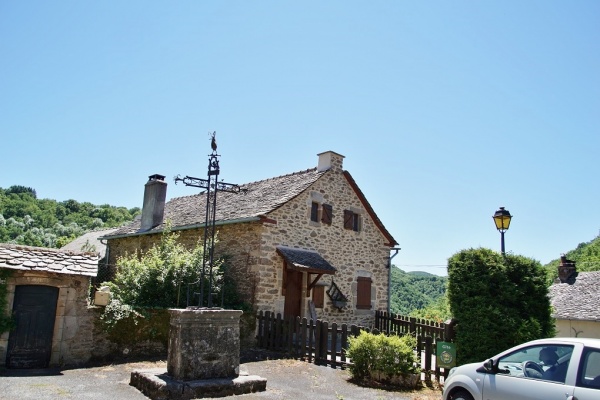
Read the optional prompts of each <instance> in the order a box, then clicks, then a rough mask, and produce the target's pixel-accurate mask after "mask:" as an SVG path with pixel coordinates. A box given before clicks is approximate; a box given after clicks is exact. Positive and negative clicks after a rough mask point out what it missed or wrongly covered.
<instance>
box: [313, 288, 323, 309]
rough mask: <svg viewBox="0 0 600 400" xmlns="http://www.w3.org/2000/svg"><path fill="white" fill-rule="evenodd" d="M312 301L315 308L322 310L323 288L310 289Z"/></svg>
mask: <svg viewBox="0 0 600 400" xmlns="http://www.w3.org/2000/svg"><path fill="white" fill-rule="evenodd" d="M312 301H313V303H314V304H315V308H323V304H325V286H322V285H319V286H315V287H313V288H312Z"/></svg>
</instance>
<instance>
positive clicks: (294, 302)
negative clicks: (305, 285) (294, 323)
mask: <svg viewBox="0 0 600 400" xmlns="http://www.w3.org/2000/svg"><path fill="white" fill-rule="evenodd" d="M301 300H302V272H299V271H295V270H293V269H288V270H287V277H286V289H285V305H284V306H283V316H284V317H299V316H300V301H301Z"/></svg>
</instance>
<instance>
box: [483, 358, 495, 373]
mask: <svg viewBox="0 0 600 400" xmlns="http://www.w3.org/2000/svg"><path fill="white" fill-rule="evenodd" d="M483 369H485V371H486V372H490V373H494V372H496V368H495V367H494V360H492V359H491V358H490V359H489V360H487V361H486V362H484V363H483Z"/></svg>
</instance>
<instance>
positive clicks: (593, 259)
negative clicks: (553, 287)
mask: <svg viewBox="0 0 600 400" xmlns="http://www.w3.org/2000/svg"><path fill="white" fill-rule="evenodd" d="M565 255H566V256H567V259H569V260H571V261H575V265H576V266H577V271H580V272H582V271H600V236H597V237H596V238H595V239H592V240H590V241H589V242H585V243H579V245H578V246H577V247H576V248H575V249H574V250H571V251H569V252H567V253H565ZM559 264H560V259H559V258H557V259H556V260H552V261H550V262H549V263H548V264H546V265H544V268H545V269H546V271H547V274H548V281H549V284H550V283H552V282H553V281H554V279H555V278H556V277H558V265H559Z"/></svg>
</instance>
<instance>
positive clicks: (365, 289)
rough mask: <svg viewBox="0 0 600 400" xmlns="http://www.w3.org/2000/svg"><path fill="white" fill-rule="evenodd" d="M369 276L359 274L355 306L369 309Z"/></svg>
mask: <svg viewBox="0 0 600 400" xmlns="http://www.w3.org/2000/svg"><path fill="white" fill-rule="evenodd" d="M371 282H372V281H371V278H367V277H364V276H359V277H358V278H357V285H356V308H358V309H361V310H370V309H371Z"/></svg>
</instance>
